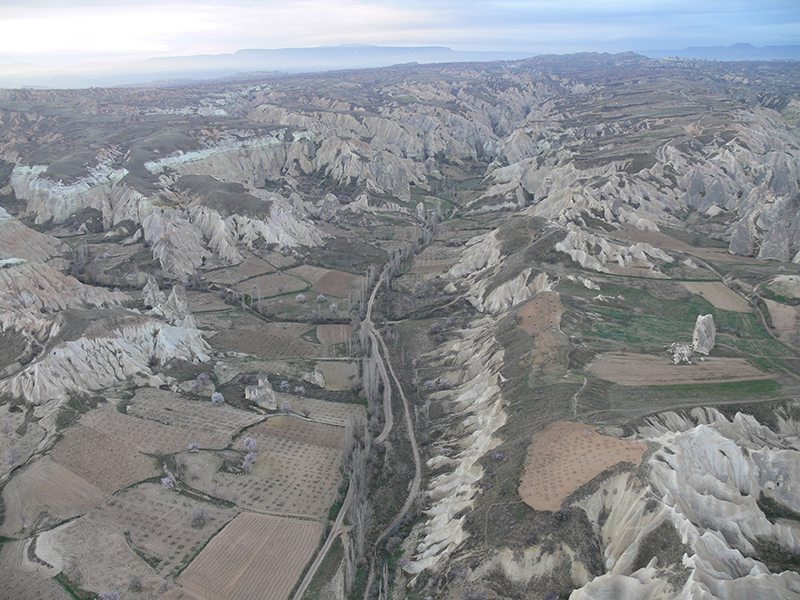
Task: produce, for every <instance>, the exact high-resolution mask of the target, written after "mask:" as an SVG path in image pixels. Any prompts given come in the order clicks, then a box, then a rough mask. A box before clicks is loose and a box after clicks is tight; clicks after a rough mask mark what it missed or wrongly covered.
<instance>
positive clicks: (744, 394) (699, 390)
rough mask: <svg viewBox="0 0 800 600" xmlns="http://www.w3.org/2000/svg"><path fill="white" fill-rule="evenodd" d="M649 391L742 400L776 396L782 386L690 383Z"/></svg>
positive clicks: (758, 382) (763, 382)
mask: <svg viewBox="0 0 800 600" xmlns="http://www.w3.org/2000/svg"><path fill="white" fill-rule="evenodd" d="M648 389H650V390H653V391H657V392H663V393H665V394H668V395H670V396H685V397H692V398H707V399H709V400H711V399H741V400H744V399H745V398H752V397H757V396H774V395H775V394H777V393H779V392H780V389H781V386H780V384H779V383H778V382H777V381H775V380H774V379H754V380H750V381H724V382H720V383H690V384H679V385H653V386H648Z"/></svg>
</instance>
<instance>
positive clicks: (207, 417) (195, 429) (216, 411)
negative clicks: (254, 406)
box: [128, 388, 263, 450]
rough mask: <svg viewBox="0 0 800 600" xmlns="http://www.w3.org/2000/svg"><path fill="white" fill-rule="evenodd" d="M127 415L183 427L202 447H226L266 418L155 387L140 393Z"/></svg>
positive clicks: (129, 406)
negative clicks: (247, 428) (187, 397)
mask: <svg viewBox="0 0 800 600" xmlns="http://www.w3.org/2000/svg"><path fill="white" fill-rule="evenodd" d="M128 414H129V415H132V416H134V417H139V418H142V419H151V420H153V421H157V422H159V423H165V424H167V425H173V426H176V427H180V428H181V429H183V430H185V431H186V432H188V434H189V437H190V438H191V441H193V442H197V443H198V444H199V445H200V447H201V448H225V447H226V446H227V445H228V444H229V443H230V441H231V439H233V436H234V435H236V434H237V433H238V432H239V431H241V430H242V429H243V428H245V427H247V426H248V425H252V424H253V423H256V422H257V421H259V420H260V419H262V418H263V417H261V416H260V415H257V414H254V413H249V412H246V411H243V410H239V409H238V408H234V407H233V406H229V405H227V404H226V405H224V406H214V405H212V404H211V402H202V401H198V400H186V399H185V398H181V397H180V396H179V395H178V394H175V393H173V392H168V391H165V390H159V389H154V388H142V389H140V390H138V391H137V392H136V395H135V396H134V397H133V400H132V402H131V404H129V405H128ZM181 450H183V448H181Z"/></svg>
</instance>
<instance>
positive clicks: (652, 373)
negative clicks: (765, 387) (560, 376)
mask: <svg viewBox="0 0 800 600" xmlns="http://www.w3.org/2000/svg"><path fill="white" fill-rule="evenodd" d="M586 369H587V370H588V371H589V372H590V373H592V374H593V375H596V376H597V377H600V378H601V379H607V380H608V381H613V382H614V383H618V384H620V385H631V386H648V385H677V384H685V383H712V382H723V381H748V380H753V379H769V378H770V375H769V374H767V373H764V372H762V371H759V370H758V369H756V368H755V367H754V366H753V365H751V364H750V363H748V362H747V361H746V360H744V359H743V358H718V357H710V358H706V359H705V360H704V361H703V362H696V363H695V364H693V365H674V364H672V362H671V361H670V359H669V357H668V356H667V355H666V354H664V355H663V356H654V355H652V354H635V353H633V352H605V353H603V354H599V355H598V356H596V357H595V359H594V360H593V361H592V362H591V363H590V364H589V365H588V366H587V367H586Z"/></svg>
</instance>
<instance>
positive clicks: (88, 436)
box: [51, 423, 160, 492]
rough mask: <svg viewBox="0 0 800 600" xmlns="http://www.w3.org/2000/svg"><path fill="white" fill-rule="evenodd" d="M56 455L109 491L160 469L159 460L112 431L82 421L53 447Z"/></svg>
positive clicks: (154, 473)
mask: <svg viewBox="0 0 800 600" xmlns="http://www.w3.org/2000/svg"><path fill="white" fill-rule="evenodd" d="M51 455H52V457H53V459H54V460H55V461H56V462H57V463H58V464H60V465H63V466H64V467H66V468H67V469H69V470H70V471H72V472H74V473H76V474H77V475H79V476H80V477H83V478H84V479H85V480H86V481H88V482H89V483H91V484H92V485H95V486H97V487H98V488H100V489H101V490H103V491H105V492H113V491H115V490H118V489H120V488H123V487H127V486H129V485H130V484H132V483H136V482H137V481H142V480H143V479H149V478H150V477H155V476H156V475H158V474H159V473H160V470H159V469H158V468H157V465H156V462H155V460H153V459H152V458H150V457H149V456H145V455H144V454H142V453H140V452H139V451H138V449H137V448H136V447H135V446H133V445H131V444H127V443H124V442H121V441H119V440H116V439H114V438H113V437H111V436H110V435H107V434H105V433H102V432H100V431H97V430H96V429H93V428H91V427H86V426H85V425H81V424H80V423H79V424H77V425H75V426H73V427H70V428H69V429H67V430H66V431H65V432H64V436H63V437H62V438H61V439H60V440H59V441H58V443H57V444H56V445H55V446H54V447H53V451H52V454H51Z"/></svg>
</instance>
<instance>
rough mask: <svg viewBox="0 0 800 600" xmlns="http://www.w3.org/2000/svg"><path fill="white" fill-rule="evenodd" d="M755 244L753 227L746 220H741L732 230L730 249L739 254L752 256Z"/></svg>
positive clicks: (731, 251) (732, 252)
mask: <svg viewBox="0 0 800 600" xmlns="http://www.w3.org/2000/svg"><path fill="white" fill-rule="evenodd" d="M754 246H755V244H754V242H753V229H752V227H751V226H750V224H749V223H748V222H747V221H745V220H742V221H739V222H738V223H737V224H736V226H735V227H734V228H733V231H732V232H731V241H730V243H729V244H728V251H729V252H730V253H731V254H738V255H739V256H752V255H753V248H754Z"/></svg>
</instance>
